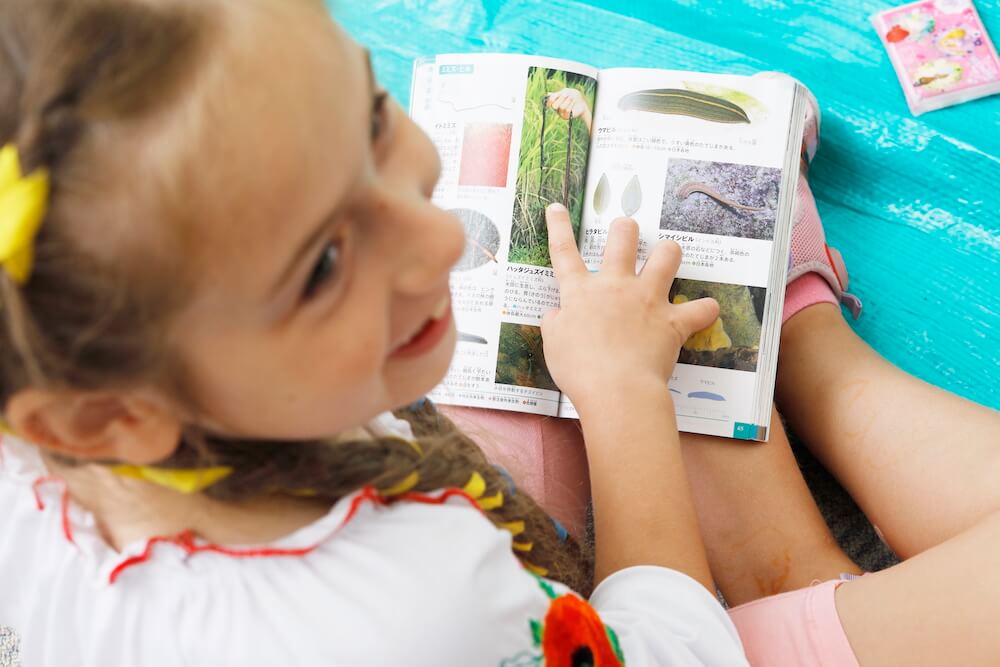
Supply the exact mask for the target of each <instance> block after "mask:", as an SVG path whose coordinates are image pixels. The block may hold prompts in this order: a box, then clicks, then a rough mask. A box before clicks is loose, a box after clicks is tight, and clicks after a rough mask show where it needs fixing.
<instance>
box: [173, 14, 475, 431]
mask: <svg viewBox="0 0 1000 667" xmlns="http://www.w3.org/2000/svg"><path fill="white" fill-rule="evenodd" d="M275 4H277V3H275ZM289 4H295V5H298V4H299V3H289ZM289 12H290V13H289V16H288V17H286V20H285V21H278V20H261V21H258V22H257V23H256V25H254V38H253V42H254V43H253V44H252V45H251V46H250V47H249V48H242V49H233V50H232V53H228V54H226V55H223V56H221V62H220V63H218V64H219V66H220V67H219V72H220V74H219V77H220V78H219V80H218V81H217V82H216V83H215V84H214V85H215V86H216V89H215V90H213V91H211V92H208V93H207V95H209V96H210V100H209V104H210V105H211V104H213V103H215V104H217V105H219V108H221V109H224V110H225V111H224V112H223V113H217V114H216V115H214V116H213V115H212V113H211V112H210V111H206V118H207V122H208V123H209V124H210V125H211V127H210V129H209V130H208V131H207V132H206V133H205V139H204V141H203V145H201V146H200V147H199V149H200V150H202V151H204V153H203V155H201V156H200V160H201V161H202V165H201V166H200V167H199V168H198V171H199V173H198V174H197V175H196V176H195V178H197V179H198V181H199V186H200V187H199V188H198V189H199V190H202V191H208V192H209V193H210V196H209V197H208V198H206V201H207V203H206V204H205V205H204V207H203V208H202V210H200V211H199V213H198V216H197V220H198V223H199V225H201V226H200V227H199V228H198V229H197V231H196V234H195V239H194V240H195V243H194V244H190V241H188V243H189V244H190V245H192V247H196V248H197V249H196V250H195V251H194V252H193V257H192V263H193V264H195V265H196V266H197V267H198V269H197V274H196V278H195V285H196V289H195V290H194V301H193V302H192V303H191V304H190V306H189V307H188V308H186V309H185V311H184V312H183V313H182V314H181V316H180V317H179V319H178V320H177V322H176V327H175V328H174V329H173V331H172V335H173V338H174V342H175V344H176V346H177V347H178V348H179V350H180V354H181V360H182V364H183V368H184V377H185V378H186V382H187V389H188V390H189V391H191V392H193V394H194V396H193V398H194V403H195V405H196V406H197V407H198V409H199V420H200V422H201V423H202V425H204V426H206V427H208V428H209V429H211V430H213V431H216V432H218V433H220V434H223V435H229V436H250V437H260V438H281V439H306V438H317V437H325V436H330V435H333V434H336V433H337V432H339V431H342V430H344V429H345V428H349V427H352V426H356V425H358V424H361V423H363V422H364V421H366V420H368V419H370V418H371V417H373V416H375V415H376V414H378V413H380V412H383V411H385V410H389V409H393V408H396V407H400V406H402V405H405V404H407V403H409V402H412V401H414V400H417V399H418V398H419V397H421V396H422V395H424V393H426V392H427V391H428V390H430V389H431V388H432V387H433V386H434V385H436V384H437V383H438V382H439V381H440V380H441V379H442V377H443V376H444V373H445V371H446V370H447V368H448V365H449V362H450V361H451V357H452V353H453V350H454V345H455V328H454V325H453V321H452V317H451V309H450V295H449V289H448V274H449V270H450V268H451V266H452V265H453V264H454V263H455V262H456V261H457V260H458V258H459V256H460V255H461V252H462V249H463V244H464V239H463V232H462V227H461V224H460V223H459V221H458V220H457V219H456V218H455V217H453V216H452V215H450V214H449V213H447V212H445V211H443V210H441V209H439V208H437V207H436V206H434V205H433V204H431V202H430V197H431V193H432V191H433V189H434V186H435V184H436V182H437V180H438V177H439V175H440V164H439V161H438V157H437V154H436V152H435V149H434V147H433V145H432V144H431V143H430V141H429V140H428V138H427V137H426V136H425V135H424V134H423V133H422V132H421V131H420V130H419V129H418V128H417V126H416V125H414V124H413V123H412V122H411V121H410V120H409V119H408V118H407V116H406V114H405V113H404V112H403V111H402V110H401V109H400V108H399V107H398V106H397V105H396V104H395V103H394V102H392V101H391V100H389V99H387V97H386V95H385V93H384V91H382V90H381V88H380V87H379V85H378V84H377V83H376V82H375V80H374V77H373V75H372V71H371V67H370V63H369V58H368V54H367V52H366V51H365V50H364V49H362V48H361V47H360V46H358V45H357V44H356V43H354V42H353V41H352V40H351V39H349V38H348V37H347V36H346V35H345V34H344V33H343V32H342V31H341V30H340V29H339V28H338V27H336V26H335V25H334V24H333V23H332V22H330V21H329V20H326V19H321V17H319V15H318V14H317V13H314V12H308V11H305V10H304V9H301V8H300V9H297V10H294V11H292V10H289ZM293 14H294V16H293ZM213 101H214V102H213ZM210 108H211V107H210ZM199 205H200V204H199Z"/></svg>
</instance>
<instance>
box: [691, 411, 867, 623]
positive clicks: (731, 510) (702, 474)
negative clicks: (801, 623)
mask: <svg viewBox="0 0 1000 667" xmlns="http://www.w3.org/2000/svg"><path fill="white" fill-rule="evenodd" d="M771 424H772V427H773V430H772V433H771V437H770V440H769V441H768V442H767V443H763V444H742V443H736V442H735V441H733V440H731V439H728V438H713V437H711V436H702V435H693V434H689V433H684V434H681V443H682V447H683V453H684V463H685V466H686V469H687V474H688V479H689V480H690V483H691V489H692V495H693V496H694V500H695V508H696V510H697V512H698V521H699V523H700V524H701V530H702V536H703V540H704V542H705V548H706V550H707V552H708V560H709V565H710V566H711V569H712V576H713V578H714V579H715V583H716V585H717V586H718V587H719V589H720V590H721V591H722V593H723V595H724V596H725V597H726V601H727V602H728V603H729V604H730V605H733V606H735V605H738V604H743V603H744V602H750V601H751V600H755V599H757V598H761V597H765V596H767V595H774V594H777V593H782V592H785V591H790V590H795V589H798V588H802V587H805V586H808V585H809V584H810V583H811V582H813V581H815V580H817V579H818V580H826V579H831V578H835V577H837V575H838V574H839V573H841V572H855V573H856V572H858V571H859V570H858V568H857V566H856V565H854V563H853V562H852V561H851V560H850V558H848V557H847V555H846V554H844V552H843V551H841V549H840V547H839V546H837V543H836V541H835V540H834V538H833V536H832V535H831V534H830V530H829V528H827V525H826V522H825V521H824V520H823V517H822V515H820V512H819V510H818V509H817V507H816V504H815V502H814V501H813V498H812V495H811V494H810V492H809V489H808V488H807V487H806V484H805V481H804V480H803V478H802V474H801V472H800V471H799V468H798V464H797V463H796V461H795V457H794V456H793V455H792V452H791V449H790V448H789V445H788V439H787V436H786V435H785V430H784V428H782V426H781V420H780V418H779V417H778V415H777V414H774V415H773V416H772V420H771Z"/></svg>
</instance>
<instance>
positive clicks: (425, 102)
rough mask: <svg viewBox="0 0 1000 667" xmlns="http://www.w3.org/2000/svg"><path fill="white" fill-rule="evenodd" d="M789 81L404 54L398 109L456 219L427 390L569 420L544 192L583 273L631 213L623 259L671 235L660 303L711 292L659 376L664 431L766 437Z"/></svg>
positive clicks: (793, 157)
mask: <svg viewBox="0 0 1000 667" xmlns="http://www.w3.org/2000/svg"><path fill="white" fill-rule="evenodd" d="M804 94H805V93H804V91H803V90H802V89H801V88H800V87H799V86H798V85H797V84H795V83H794V82H793V81H791V80H789V79H784V78H767V77H760V76H757V77H744V76H728V75H716V74H699V73H694V72H679V71H667V70H652V69H604V70H597V69H594V68H592V67H588V66H586V65H583V64H580V63H574V62H566V61H561V60H554V59H550V58H540V57H532V56H519V55H491V54H477V55H442V56H437V57H435V58H427V59H421V60H418V61H417V62H416V64H415V66H414V76H413V90H412V93H411V98H410V100H411V106H410V113H411V115H412V117H413V118H414V120H415V121H416V122H417V123H418V124H419V125H420V126H421V127H422V128H423V129H424V130H425V131H426V132H427V133H428V134H429V135H430V136H431V138H432V140H433V141H434V143H435V144H436V145H437V148H438V151H439V153H440V155H441V161H442V169H443V171H442V178H441V180H440V182H439V184H438V187H437V190H436V191H435V193H434V201H435V202H436V203H437V204H438V205H440V206H442V207H444V208H447V209H449V210H451V211H453V212H454V213H455V214H456V215H457V216H458V217H459V218H460V219H461V220H462V222H463V224H464V225H465V231H466V250H465V254H464V255H463V257H462V258H461V260H460V261H459V263H458V265H457V266H456V267H455V270H454V272H453V273H452V281H451V282H452V294H453V309H454V313H455V321H456V323H457V326H458V330H459V343H458V349H457V352H456V354H455V358H454V361H453V363H452V366H451V368H450V370H449V371H448V374H447V377H446V378H445V380H444V382H443V383H442V384H441V385H440V386H439V387H437V388H436V389H435V390H434V391H433V392H432V394H431V398H432V399H433V400H436V401H438V402H440V403H444V404H452V405H465V406H474V407H484V408H498V409H504V410H515V411H520V412H530V413H536V414H543V415H552V416H559V417H575V416H576V411H575V410H574V408H573V405H572V404H571V403H570V401H569V399H568V398H567V397H565V396H563V395H562V394H561V393H560V392H559V388H558V387H557V386H556V385H555V383H554V382H553V381H552V377H551V376H550V374H549V372H548V370H547V368H546V365H545V355H544V351H543V347H542V338H541V330H540V328H539V324H540V322H541V317H542V314H543V313H544V312H545V311H546V310H548V309H550V308H554V307H557V306H558V305H559V291H558V286H557V283H556V279H555V276H554V274H553V271H552V269H551V264H550V261H549V256H548V246H547V237H546V231H545V219H544V210H545V207H546V206H547V205H548V204H550V203H551V202H554V201H559V202H562V203H564V204H565V205H566V206H567V208H569V210H570V217H571V219H572V221H573V225H574V229H575V230H576V231H577V238H578V240H579V246H580V251H581V253H582V255H583V257H584V260H585V261H586V262H587V264H588V266H589V267H590V268H591V269H592V270H594V269H597V268H598V267H599V265H600V261H601V256H602V253H603V248H604V243H605V239H606V236H607V227H608V224H609V223H610V222H611V221H612V220H613V219H614V218H616V217H619V216H623V215H624V216H630V217H633V218H635V219H636V220H637V221H638V223H639V227H640V235H641V241H640V251H639V254H640V256H639V262H638V266H641V264H642V262H643V261H644V260H645V253H646V251H648V249H649V247H651V245H652V244H654V243H655V242H656V241H657V240H659V239H664V238H670V239H674V240H675V241H677V242H678V243H679V244H680V245H681V246H682V247H683V249H684V261H683V264H682V265H681V268H680V271H679V273H678V279H677V280H676V281H675V283H674V285H673V287H672V288H671V291H670V298H671V299H672V300H673V301H674V302H675V303H678V302H681V301H684V300H688V299H697V298H700V297H702V296H712V297H714V298H716V299H717V300H718V301H719V303H720V304H721V306H722V312H721V315H720V317H719V319H718V320H717V321H716V322H715V323H714V324H713V325H712V326H711V327H710V328H709V329H706V330H705V331H702V332H699V333H698V334H696V335H695V336H693V337H692V338H691V340H689V341H688V342H687V343H686V344H685V345H684V348H683V349H682V351H681V355H680V359H679V363H678V364H677V366H676V370H675V371H674V374H673V377H672V378H670V382H669V388H670V391H671V392H672V396H673V399H674V405H675V406H676V410H677V423H678V426H679V428H680V429H681V430H682V431H689V432H694V433H705V434H709V435H718V436H726V437H732V438H738V439H744V440H766V439H767V433H768V428H769V426H770V421H771V402H772V400H773V395H774V381H775V374H776V370H777V368H776V367H777V353H778V338H779V332H780V328H781V310H782V305H783V302H784V291H785V290H784V286H785V275H786V272H787V269H788V257H789V244H790V238H791V225H792V210H793V206H794V203H795V193H796V187H797V180H798V174H799V158H800V148H801V142H802V118H803V113H804V110H805V106H804V105H805V99H804V97H803V96H804ZM638 266H637V268H638ZM593 353H594V354H595V355H598V354H601V350H594V351H593Z"/></svg>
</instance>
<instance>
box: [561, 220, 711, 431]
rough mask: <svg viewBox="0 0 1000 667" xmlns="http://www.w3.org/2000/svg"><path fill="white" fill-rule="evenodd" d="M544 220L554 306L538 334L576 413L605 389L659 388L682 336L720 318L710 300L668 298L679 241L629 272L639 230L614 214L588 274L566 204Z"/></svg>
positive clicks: (664, 244)
mask: <svg viewBox="0 0 1000 667" xmlns="http://www.w3.org/2000/svg"><path fill="white" fill-rule="evenodd" d="M546 220H547V222H548V232H549V252H550V255H551V257H552V268H553V269H554V270H555V273H556V278H557V279H558V280H559V291H560V298H561V306H560V308H558V309H557V310H552V311H549V312H548V313H546V314H545V317H544V318H543V319H542V339H543V344H544V349H545V361H546V364H547V365H548V368H549V371H550V372H551V373H552V377H553V379H554V380H555V382H556V384H558V385H559V388H560V389H561V390H562V391H563V392H565V393H566V394H567V395H568V396H569V397H570V399H571V400H572V401H573V403H574V404H575V405H576V407H577V409H578V410H579V411H580V412H581V415H582V414H583V412H584V411H586V410H587V409H588V405H590V404H593V403H595V402H600V401H602V397H606V396H607V395H608V392H621V391H636V390H639V388H640V387H642V388H643V390H647V391H648V389H649V388H650V387H656V386H659V387H662V388H663V391H664V392H665V391H666V386H667V381H668V379H669V378H670V375H671V373H672V372H673V369H674V365H675V364H676V363H677V357H678V355H679V354H680V348H681V346H682V345H683V344H684V341H686V340H687V339H688V338H689V337H690V336H691V335H692V334H693V333H695V332H697V331H701V330H702V329H705V328H706V327H708V326H709V325H711V324H712V322H714V321H715V319H716V318H717V317H718V316H719V305H718V303H716V302H715V300H714V299H698V300H697V301H690V302H688V303H684V304H680V305H673V304H671V303H670V299H669V296H668V293H669V291H670V285H671V283H672V282H673V280H674V276H675V275H676V274H677V267H678V266H679V265H680V261H681V249H680V246H678V245H677V244H676V243H674V242H673V241H661V242H660V243H658V244H657V245H656V246H655V247H654V248H653V250H652V252H650V254H649V258H648V259H647V260H646V264H645V266H643V268H642V271H641V272H640V273H639V274H638V275H636V273H635V263H636V252H637V249H638V243H639V228H638V226H637V225H636V223H635V221H634V220H630V219H626V218H619V219H617V220H615V221H614V222H612V223H611V228H610V229H609V231H608V241H607V247H606V249H605V251H604V261H603V263H602V264H601V270H600V272H599V273H597V274H593V275H592V274H590V273H589V272H588V271H587V267H586V265H584V263H583V259H582V258H581V257H580V252H579V251H578V250H577V246H576V239H575V238H574V237H573V229H572V226H571V225H570V220H569V212H568V211H567V210H566V208H565V207H564V206H562V205H561V204H553V205H551V206H549V208H548V210H547V211H546Z"/></svg>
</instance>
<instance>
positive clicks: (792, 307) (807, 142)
mask: <svg viewBox="0 0 1000 667" xmlns="http://www.w3.org/2000/svg"><path fill="white" fill-rule="evenodd" d="M757 76H760V77H766V78H791V77H789V76H788V75H787V74H783V73H781V72H761V73H759V74H757ZM793 80H794V81H796V83H799V85H802V83H801V82H799V81H797V80H795V79H793ZM802 87H803V89H805V91H806V97H807V99H808V102H809V104H808V106H807V109H806V118H805V128H804V131H803V134H802V169H801V171H800V173H799V186H798V195H797V198H796V202H795V212H794V216H795V219H794V222H793V227H792V251H791V255H790V256H789V259H788V276H787V278H786V280H785V284H786V285H788V286H789V288H788V289H787V290H786V294H785V302H786V307H785V314H784V317H783V321H784V320H787V319H788V318H789V317H791V316H792V315H794V314H795V313H797V312H798V311H800V310H802V309H803V308H805V307H806V306H810V305H812V304H814V303H819V302H829V303H840V304H842V305H844V306H846V307H847V309H848V310H849V311H851V315H852V316H853V317H854V319H858V318H859V317H860V316H861V310H862V308H863V306H862V303H861V300H860V299H858V297H856V296H854V295H853V294H851V293H850V292H848V291H847V285H848V277H847V266H845V264H844V259H843V257H842V256H841V254H840V252H839V251H838V250H837V249H836V248H831V247H830V246H828V245H827V244H826V233H825V232H824V231H823V223H822V221H821V220H820V217H819V211H818V210H817V209H816V200H815V199H814V198H813V194H812V190H811V189H810V187H809V182H808V181H807V180H806V174H807V173H808V171H809V163H810V162H812V159H813V157H814V156H815V155H816V150H817V149H818V148H819V135H820V125H821V123H822V115H821V114H820V109H819V103H818V102H817V101H816V97H815V96H814V95H813V94H812V92H810V91H809V89H808V88H806V87H805V86H802ZM809 273H815V274H817V275H818V276H820V277H821V278H823V280H824V281H825V282H826V284H827V285H829V287H830V290H831V291H832V293H833V294H832V297H831V296H830V295H828V294H826V293H825V290H824V289H822V285H819V284H818V281H808V280H807V281H799V284H797V285H795V286H792V283H793V282H795V281H796V280H798V279H799V278H802V277H804V276H806V275H808V274H809ZM803 291H804V292H803ZM793 292H799V293H796V294H793Z"/></svg>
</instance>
